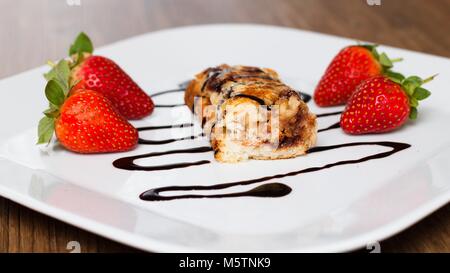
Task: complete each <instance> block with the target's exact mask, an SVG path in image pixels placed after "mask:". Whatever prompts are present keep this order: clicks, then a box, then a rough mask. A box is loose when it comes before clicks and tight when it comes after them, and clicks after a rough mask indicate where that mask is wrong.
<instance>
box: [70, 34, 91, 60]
mask: <svg viewBox="0 0 450 273" xmlns="http://www.w3.org/2000/svg"><path fill="white" fill-rule="evenodd" d="M92 52H94V46H93V45H92V42H91V39H89V37H88V36H87V35H86V34H85V33H84V32H81V33H80V34H78V36H77V38H76V39H75V42H74V43H73V44H72V45H71V46H70V50H69V55H70V56H72V55H74V54H80V55H81V54H82V53H92Z"/></svg>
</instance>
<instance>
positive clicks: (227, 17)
mask: <svg viewBox="0 0 450 273" xmlns="http://www.w3.org/2000/svg"><path fill="white" fill-rule="evenodd" d="M369 1H370V0H369ZM77 2H79V3H80V5H77ZM449 21H450V0H433V1H430V0H395V1H392V0H389V1H388V0H381V5H380V6H369V5H368V4H367V2H366V0H127V1H125V0H0V41H1V47H0V48H1V50H0V60H2V61H1V63H2V65H1V66H0V78H4V77H7V76H10V75H13V74H16V73H18V72H21V71H25V70H27V69H30V68H33V67H36V66H39V65H42V64H43V63H45V62H46V61H47V60H53V59H58V58H61V57H63V56H65V54H66V51H67V47H68V45H69V43H70V42H72V39H73V38H74V36H75V35H76V34H77V33H78V32H79V31H80V30H84V31H86V32H88V33H89V34H90V35H91V37H92V38H93V39H94V40H95V43H96V45H97V46H101V45H105V44H108V43H111V42H114V41H117V40H120V39H124V38H128V37H132V36H135V35H138V34H142V33H146V32H149V31H154V30H158V29H164V28H169V27H176V26H183V25H191V24H207V23H224V22H235V23H261V24H273V25H281V26H289V27H294V28H300V29H307V30H312V31H318V32H324V33H329V34H334V35H339V36H345V37H350V38H354V39H359V40H369V41H375V42H377V43H380V44H387V45H392V46H397V47H402V48H407V49H411V50H417V51H423V52H428V53H432V54H438V55H442V56H446V57H450V35H449V32H448V23H449ZM0 179H4V178H0ZM69 241H78V242H80V244H81V251H82V252H130V251H136V250H134V249H132V248H129V247H127V246H124V245H120V244H118V243H115V242H112V241H110V240H107V239H104V238H102V237H99V236H97V235H94V234H91V233H89V232H86V231H83V230H81V229H78V228H75V227H73V226H70V225H67V224H65V223H62V222H60V221H57V220H54V219H52V218H50V217H47V216H44V215H42V214H40V213H37V212H34V211H32V210H30V209H27V208H25V207H23V206H21V205H18V204H16V203H14V202H11V201H9V200H6V199H4V198H1V197H0V252H67V250H66V246H67V243H68V242H69ZM381 251H383V252H450V205H447V206H445V207H443V208H441V209H440V210H438V211H437V212H435V213H433V214H432V215H431V216H429V217H427V218H426V219H424V220H422V221H420V222H419V223H417V224H416V225H414V226H413V227H411V228H409V229H407V230H406V231H403V232H402V233H400V234H398V235H396V236H394V237H392V238H390V239H388V240H386V241H384V242H382V243H381Z"/></svg>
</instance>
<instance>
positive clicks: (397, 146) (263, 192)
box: [113, 71, 411, 201]
mask: <svg viewBox="0 0 450 273" xmlns="http://www.w3.org/2000/svg"><path fill="white" fill-rule="evenodd" d="M215 72H216V71H211V74H210V77H209V78H208V80H210V81H211V80H212V81H214V80H215V78H216V77H217V76H218V75H216V73H215ZM205 84H211V83H210V82H209V81H207V82H205ZM184 90H185V86H180V89H174V90H167V91H162V92H159V93H155V94H153V95H152V96H153V97H156V96H160V95H164V94H169V93H175V92H183V91H184ZM299 95H300V96H301V97H302V100H303V101H305V102H308V101H310V100H311V96H310V95H308V94H304V93H300V92H299ZM251 99H254V100H256V99H255V98H253V97H252V98H251ZM258 102H259V103H260V104H264V102H263V101H258ZM177 106H184V104H173V105H156V107H160V108H169V107H177ZM340 114H342V112H341V111H339V112H331V113H323V114H318V115H317V117H318V118H322V117H328V116H335V115H340ZM192 126H194V124H192V123H186V124H178V125H163V126H149V127H141V128H138V131H151V130H163V129H170V128H186V127H192ZM339 127H340V125H339V122H338V123H335V124H332V125H331V126H329V127H327V128H323V129H320V130H319V131H318V132H325V131H328V130H332V129H337V128H339ZM200 136H202V135H199V136H189V137H184V138H175V139H163V140H145V139H139V143H140V144H147V145H160V144H166V143H172V142H175V141H182V140H188V139H195V138H197V137H200ZM374 145H378V146H383V147H387V148H391V149H390V150H389V151H386V152H380V153H377V154H373V155H369V156H365V157H362V158H358V159H351V160H343V161H338V162H334V163H329V164H326V165H323V166H317V167H310V168H305V169H301V170H297V171H292V172H288V173H280V174H275V175H270V176H264V177H260V178H255V179H249V180H242V181H235V182H229V183H221V184H214V185H207V186H201V185H191V186H168V187H160V188H154V189H150V190H148V191H146V192H144V193H142V194H141V195H140V198H141V199H142V200H144V201H169V200H178V199H199V198H231V197H266V198H275V197H283V196H286V195H288V194H289V193H290V192H291V191H292V189H291V188H290V187H289V186H288V185H285V184H282V183H277V182H274V183H265V184H262V185H259V186H257V187H254V188H253V189H250V190H248V191H243V192H235V193H226V194H209V195H208V194H184V195H170V196H168V195H162V194H163V193H166V192H188V191H211V190H222V189H227V188H232V187H235V186H245V185H252V184H257V183H263V182H267V181H269V180H273V179H281V178H285V177H292V176H297V175H301V174H305V173H311V172H318V171H322V170H325V169H329V168H334V167H338V166H343V165H352V164H359V163H363V162H366V161H370V160H376V159H381V158H385V157H389V156H391V155H393V154H395V153H398V152H400V151H402V150H405V149H407V148H409V147H411V145H409V144H406V143H398V142H390V141H381V142H353V143H343V144H338V145H331V146H319V147H314V148H311V149H310V150H308V151H307V153H308V154H312V153H318V152H325V151H329V150H334V149H341V148H345V147H355V146H374ZM212 150H213V149H212V148H211V147H209V146H208V147H206V146H205V147H197V148H190V149H180V150H170V151H165V152H153V153H147V154H141V155H136V156H130V157H124V158H120V159H117V160H115V161H114V162H113V165H114V166H115V167H116V168H119V169H123V170H130V171H161V170H171V169H180V168H187V167H191V166H199V165H204V164H209V163H211V162H210V161H209V160H201V161H195V162H183V163H173V164H165V165H159V166H158V165H157V166H141V165H138V164H136V163H134V162H135V161H136V160H138V159H144V158H151V157H159V156H165V155H170V154H186V153H206V152H210V151H212Z"/></svg>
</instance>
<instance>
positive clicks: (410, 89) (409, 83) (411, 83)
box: [403, 76, 423, 96]
mask: <svg viewBox="0 0 450 273" xmlns="http://www.w3.org/2000/svg"><path fill="white" fill-rule="evenodd" d="M422 84H423V80H422V78H420V77H417V76H411V77H408V78H406V79H405V80H404V81H403V88H404V89H405V91H406V93H408V95H409V96H412V95H413V94H414V91H415V90H416V88H417V87H420V86H421V85H422Z"/></svg>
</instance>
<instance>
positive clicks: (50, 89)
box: [45, 80, 66, 107]
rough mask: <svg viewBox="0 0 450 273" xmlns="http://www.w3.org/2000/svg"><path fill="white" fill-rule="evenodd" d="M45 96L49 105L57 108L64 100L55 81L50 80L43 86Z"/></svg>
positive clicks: (64, 96) (60, 88) (61, 90)
mask: <svg viewBox="0 0 450 273" xmlns="http://www.w3.org/2000/svg"><path fill="white" fill-rule="evenodd" d="M45 96H46V97H47V99H48V101H49V102H50V103H51V104H53V105H55V106H58V107H59V106H61V105H62V104H63V103H64V100H65V98H66V95H65V94H64V91H63V89H62V87H61V86H60V85H59V83H58V82H57V81H55V80H50V81H49V82H48V83H47V86H45Z"/></svg>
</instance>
